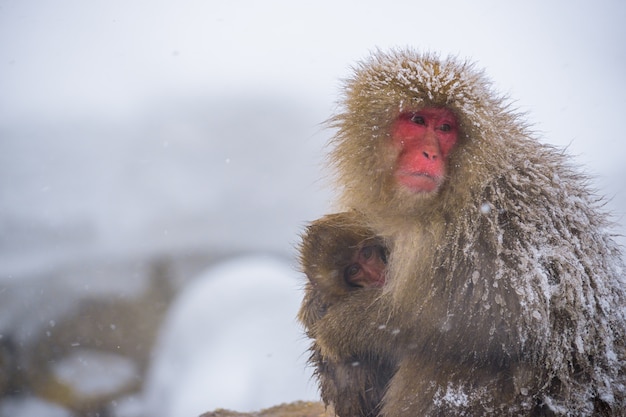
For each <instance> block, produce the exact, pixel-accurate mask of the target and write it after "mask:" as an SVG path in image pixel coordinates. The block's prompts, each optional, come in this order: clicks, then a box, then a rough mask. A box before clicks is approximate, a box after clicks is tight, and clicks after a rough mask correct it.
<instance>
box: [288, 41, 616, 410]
mask: <svg viewBox="0 0 626 417" xmlns="http://www.w3.org/2000/svg"><path fill="white" fill-rule="evenodd" d="M344 91H345V96H344V97H343V100H342V103H341V108H340V111H339V113H338V114H337V115H336V116H334V117H333V118H332V119H331V126H332V127H334V128H335V129H336V130H337V131H336V134H335V136H334V138H333V139H332V141H331V145H332V146H333V150H332V151H331V161H332V163H333V166H334V168H335V170H336V180H337V185H338V188H339V193H340V196H339V197H340V198H339V205H340V209H341V210H345V213H344V214H343V215H344V216H354V218H355V219H356V220H354V221H355V222H357V223H359V224H361V225H362V227H365V228H366V229H367V230H369V231H370V232H369V233H371V234H372V235H374V236H377V237H378V238H379V239H381V240H382V242H383V244H382V245H383V246H384V247H386V248H388V250H389V257H388V262H387V264H386V269H385V273H384V277H385V278H384V281H385V282H384V285H383V286H382V288H377V287H375V286H373V287H368V288H352V289H351V290H349V289H345V288H344V291H339V290H338V287H336V286H333V285H330V286H329V287H324V286H323V285H320V286H318V288H317V289H316V290H315V291H309V292H307V294H306V296H305V300H304V302H303V306H302V311H301V313H300V318H301V319H302V321H303V323H304V325H305V327H306V328H307V334H308V335H309V336H310V337H311V338H313V340H314V341H313V355H312V357H313V360H312V362H313V364H314V365H315V366H316V367H317V368H318V376H319V378H320V386H321V388H322V389H321V391H322V397H323V399H324V401H325V402H327V403H329V404H332V405H333V406H334V407H335V409H336V411H337V413H338V415H339V416H341V417H353V416H354V415H362V416H363V415H368V414H365V413H361V414H359V413H352V411H354V410H355V409H356V408H355V407H353V406H352V405H351V404H356V403H358V401H359V400H358V398H357V397H358V395H359V390H363V389H366V387H365V384H363V381H364V380H366V378H365V377H364V376H363V375H361V376H360V377H359V378H357V379H356V382H355V383H354V384H353V385H352V386H351V387H349V388H346V389H344V390H343V391H340V390H336V391H334V392H333V391H332V390H326V391H325V390H324V387H325V384H330V385H331V386H336V382H337V379H332V378H333V377H334V376H333V375H332V373H327V372H325V370H324V364H328V363H330V364H340V363H345V362H346V361H349V360H351V358H375V359H376V360H377V361H382V362H384V363H385V364H386V366H385V367H384V368H385V372H387V373H388V372H389V369H391V370H392V373H391V376H388V375H387V374H385V375H383V376H382V377H380V378H378V376H377V375H371V376H369V378H370V379H371V380H374V381H385V380H387V379H388V384H387V385H386V390H385V389H384V395H383V398H382V400H381V402H380V404H377V405H376V406H374V407H372V406H369V407H368V408H366V412H368V413H370V414H369V415H376V413H378V415H380V416H385V417H400V416H402V417H406V416H454V415H466V416H476V415H494V416H496V415H497V416H501V415H576V416H591V415H594V416H595V415H615V416H617V415H623V414H622V413H623V412H624V410H625V409H626V352H625V350H626V349H625V343H626V330H625V322H626V318H625V315H626V313H625V307H624V306H626V295H625V290H624V288H625V282H624V276H623V275H624V271H625V269H624V263H623V260H622V254H621V251H620V248H619V247H618V246H617V245H616V243H615V242H614V241H613V239H612V237H611V232H610V231H608V228H609V226H610V222H609V219H608V217H607V215H606V214H605V213H604V212H603V211H602V201H601V199H600V198H598V197H596V196H595V195H594V194H593V193H592V192H591V191H590V190H589V188H588V185H587V182H588V180H587V178H586V177H585V176H584V175H582V174H580V173H579V172H578V171H577V170H576V169H575V167H573V166H572V165H571V163H570V162H569V161H568V158H567V157H566V156H565V155H564V154H563V153H562V152H561V151H559V150H556V149H554V148H552V147H550V146H548V145H545V144H542V143H540V142H539V141H538V140H537V139H536V138H535V137H534V135H533V134H532V133H531V132H530V130H529V129H528V128H527V126H526V125H525V123H524V122H523V121H522V120H521V117H520V116H519V115H518V114H516V113H515V112H514V111H512V110H511V108H510V107H509V104H508V103H507V102H506V100H504V99H503V98H502V97H500V96H499V95H497V94H496V93H495V92H494V91H493V90H492V87H491V84H490V82H489V81H488V80H487V79H486V78H485V76H484V75H483V73H482V72H481V71H478V70H476V69H475V68H474V66H473V65H472V64H471V63H468V62H465V61H462V60H458V59H456V58H448V59H440V58H439V57H438V56H435V55H431V54H420V53H418V52H415V51H412V50H404V51H394V52H391V53H383V52H378V53H376V54H374V55H373V56H372V57H371V58H369V59H368V60H366V61H364V62H362V63H361V64H360V65H358V66H357V68H356V70H355V73H354V75H353V77H352V78H351V79H349V80H348V81H347V82H346V85H345V90H344ZM346 222H348V223H349V221H348V220H346ZM339 245H340V246H341V244H339ZM305 247H306V242H305ZM312 248H313V249H312V250H311V251H308V250H307V251H303V253H302V261H303V264H304V265H306V264H307V263H310V264H315V261H314V258H315V259H321V258H324V257H325V256H329V255H330V254H332V253H335V251H336V250H337V249H336V242H332V239H331V242H325V241H320V242H319V244H315V245H314V246H313V247H312ZM307 275H308V273H307ZM309 278H310V275H309ZM365 371H367V372H372V373H374V374H375V373H377V372H379V369H378V368H377V367H376V366H372V367H371V368H370V369H369V370H368V369H366V370H365ZM365 371H364V372H365ZM329 380H330V382H329ZM346 383H348V384H349V382H348V381H346ZM344 410H348V411H349V412H344ZM372 410H374V411H372ZM372 413H373V414H372Z"/></svg>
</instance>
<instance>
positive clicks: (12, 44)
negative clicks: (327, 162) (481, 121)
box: [0, 0, 626, 417]
mask: <svg viewBox="0 0 626 417" xmlns="http://www.w3.org/2000/svg"><path fill="white" fill-rule="evenodd" d="M624 20H626V3H624V2H622V1H620V0H601V1H599V2H594V3H593V4H591V3H590V2H584V1H574V2H572V1H566V0H558V1H551V2H545V1H541V0H532V1H519V2H507V3H506V4H505V3H502V2H498V1H494V0H481V1H474V2H463V1H460V0H445V1H440V2H415V1H399V0H398V1H396V0H392V1H389V2H385V4H384V5H382V4H381V2H379V1H363V0H360V1H356V0H349V1H345V2H340V3H338V2H333V1H330V0H320V1H317V2H312V3H310V4H300V3H297V2H291V1H288V0H270V1H267V2H254V1H240V2H201V1H194V0H187V1H182V2H178V1H171V0H163V1H158V2H153V1H147V0H137V1H135V2H130V3H129V2H121V1H113V2H110V1H107V2H104V1H96V2H83V3H76V2H71V1H69V0H61V1H57V2H54V3H47V2H42V1H37V0H32V1H22V2H15V1H8V0H0V39H5V40H10V41H7V42H0V299H1V300H2V303H0V339H1V338H2V337H3V335H7V334H18V335H23V336H20V337H23V338H25V339H27V338H28V337H29V336H28V335H29V334H32V332H34V331H36V329H37V328H40V327H41V326H42V323H43V324H45V325H46V326H48V329H47V330H46V331H52V330H54V329H53V328H54V326H53V325H54V324H55V317H57V316H60V315H62V314H65V312H66V310H67V309H68V308H70V307H71V305H72V304H74V303H77V302H79V301H80V300H81V299H84V298H85V297H86V296H89V297H94V296H99V297H100V298H107V297H109V298H110V297H111V296H115V297H119V296H120V294H122V295H124V296H127V295H128V294H136V293H140V292H141V290H142V289H144V288H145V286H146V282H147V280H146V279H145V278H146V274H145V273H144V272H143V268H144V266H143V264H142V262H143V260H145V259H146V258H150V257H155V256H162V255H165V256H168V255H171V254H181V253H198V252H203V253H206V254H207V256H209V257H216V258H224V257H231V258H233V259H240V258H237V257H235V255H237V254H241V253H266V254H267V253H271V254H275V255H277V256H278V258H279V259H284V260H285V265H287V266H285V265H280V264H279V265H275V266H274V267H272V268H275V271H276V272H274V273H270V272H269V269H268V268H269V267H268V266H267V264H265V263H263V262H261V263H260V264H259V266H258V270H257V272H254V273H253V272H251V271H250V268H252V263H251V262H252V261H249V260H246V261H243V260H242V261H241V263H240V265H237V263H238V262H237V261H233V262H234V264H230V266H228V267H227V266H222V267H219V268H220V269H219V270H213V271H211V270H209V271H208V272H207V273H206V275H205V274H203V275H201V276H196V275H195V273H189V274H187V275H185V274H182V275H183V276H184V280H183V281H189V282H191V283H190V284H189V285H190V287H189V288H186V289H184V290H183V291H184V292H183V293H181V295H180V298H179V299H177V301H176V302H175V304H174V307H173V309H172V310H171V311H170V313H171V315H170V317H169V318H168V322H167V323H168V324H167V326H166V327H165V328H164V330H163V332H162V334H161V339H160V340H161V341H162V343H163V344H164V345H168V344H169V346H170V347H171V346H172V343H175V341H174V342H173V341H172V340H173V339H172V338H173V334H177V333H176V332H181V334H182V336H181V338H182V339H183V340H184V342H181V344H180V345H179V346H177V347H171V349H180V352H183V354H184V355H185V360H186V362H185V363H184V365H183V366H181V368H179V369H178V371H179V372H180V374H179V378H181V379H183V378H184V376H185V375H187V376H188V377H189V379H188V380H181V381H180V382H179V381H175V382H172V384H171V385H170V386H166V385H164V384H163V382H162V381H163V379H162V378H161V377H157V375H159V372H160V371H157V369H159V366H165V365H163V362H160V363H161V364H160V365H159V362H158V361H157V362H156V364H154V368H151V369H152V371H151V372H150V373H149V375H150V376H149V379H148V381H147V386H148V387H152V388H150V389H149V390H156V389H157V388H154V387H158V390H161V392H163V393H164V394H163V395H162V396H161V397H162V399H163V400H165V399H167V398H170V399H171V401H172V402H171V404H170V405H169V406H168V407H172V410H174V409H175V407H176V406H175V405H174V404H175V402H176V401H179V399H178V400H177V399H176V398H177V397H176V396H177V395H178V394H179V391H178V388H179V386H180V387H186V389H187V390H188V392H189V393H190V395H196V394H199V393H201V392H202V391H199V390H197V389H196V388H198V386H197V385H196V386H192V385H193V381H200V380H199V379H198V378H197V377H196V374H193V372H197V375H200V376H202V377H204V376H206V375H209V374H213V373H216V372H217V371H215V369H219V371H220V372H221V370H223V369H224V368H215V366H217V365H216V363H219V361H222V360H223V361H227V360H228V358H231V359H230V360H231V361H232V357H233V355H236V356H238V357H240V358H241V360H240V361H239V363H238V364H237V365H238V366H234V365H233V367H232V368H230V369H231V370H232V371H233V374H232V375H231V376H235V374H234V372H241V376H240V378H239V379H240V380H241V381H251V380H252V379H253V378H257V377H259V375H265V376H266V377H267V378H268V379H267V380H265V381H264V382H262V383H258V385H260V386H262V387H264V388H268V389H269V388H271V387H272V386H276V387H278V386H277V385H276V384H277V382H276V381H275V380H274V379H272V378H273V375H280V374H279V373H276V374H275V373H274V372H271V373H269V372H267V368H266V366H267V365H268V364H269V363H270V362H271V363H272V365H271V366H276V367H277V368H276V372H284V373H283V376H284V378H289V380H290V381H291V380H293V381H294V382H293V384H291V386H292V387H293V388H294V390H293V391H284V393H285V396H284V400H285V401H287V400H296V399H302V397H304V396H308V395H310V393H311V391H308V390H309V389H310V388H311V386H310V381H309V376H308V375H307V374H306V373H305V371H304V368H303V363H304V359H305V358H306V354H305V353H304V352H302V355H303V356H301V357H295V356H294V355H296V352H297V351H299V350H302V349H304V348H305V345H306V344H303V341H302V340H300V339H298V329H297V327H296V325H295V323H294V322H293V315H294V314H295V312H294V309H295V307H296V306H297V303H298V302H299V296H300V295H299V294H298V292H297V291H296V289H297V286H298V283H296V284H294V285H295V287H293V288H294V291H293V292H291V290H289V289H288V288H287V287H288V286H287V285H286V282H287V281H289V282H290V283H293V282H294V281H297V280H298V274H297V272H295V271H296V268H295V267H294V266H293V264H294V259H293V257H294V253H295V252H294V247H295V245H296V244H297V242H298V233H299V232H300V231H301V230H302V228H303V226H304V224H305V223H306V221H308V220H311V219H314V218H316V217H319V216H320V215H321V214H323V213H325V212H327V211H328V210H330V209H331V203H330V201H331V200H332V193H331V191H330V190H329V188H328V187H327V181H326V178H325V175H327V172H326V171H324V170H323V158H324V153H325V151H326V150H325V149H324V143H325V142H326V140H327V138H328V135H329V132H328V131H326V130H325V129H324V128H323V126H322V125H320V123H321V122H323V120H324V119H326V118H327V117H328V116H329V115H330V114H331V113H332V111H333V110H334V102H335V100H336V98H337V95H338V93H339V91H338V80H339V79H341V78H342V77H345V76H347V75H348V74H349V68H350V65H352V64H353V63H354V61H355V60H358V59H360V58H363V57H364V56H366V55H367V54H368V51H370V50H372V49H375V48H378V47H380V48H388V47H394V46H405V45H411V46H414V47H417V48H422V49H429V50H433V51H440V52H441V53H442V54H444V55H445V54H457V55H460V56H463V57H465V56H467V57H471V58H472V59H474V60H475V61H477V62H478V65H479V66H481V67H484V68H486V71H487V73H488V74H489V76H490V77H491V78H492V79H493V80H494V83H495V85H496V87H497V88H498V89H500V90H501V91H503V92H504V93H508V94H509V95H510V96H511V97H512V98H514V99H515V100H516V102H515V105H517V106H518V107H519V108H520V109H521V110H522V111H525V112H528V118H529V120H530V121H531V122H532V123H533V124H535V126H536V129H537V131H538V134H539V135H541V136H542V137H544V138H545V141H547V142H550V143H553V144H555V145H557V146H561V147H567V148H568V151H569V153H571V154H573V155H574V157H575V160H576V162H577V163H579V164H581V165H583V166H584V167H585V170H586V171H587V172H589V173H590V174H592V175H593V176H594V178H595V179H594V182H593V185H594V186H595V187H596V188H597V189H598V191H599V193H600V194H603V195H606V196H607V197H608V198H609V199H610V201H609V203H608V205H607V207H608V208H609V209H610V210H611V211H613V212H614V213H615V214H616V217H615V219H616V221H618V222H620V223H621V224H622V225H621V226H619V228H618V229H617V230H618V231H619V232H620V233H622V234H625V230H626V229H625V228H624V227H623V225H624V224H626V217H625V214H626V182H625V181H624V179H625V178H626V166H624V164H623V160H624V157H625V156H626V145H624V142H623V139H622V136H623V135H622V134H621V132H620V121H621V120H622V119H623V116H622V114H623V111H624V100H623V97H626V82H625V81H624V78H623V74H624V73H626V28H625V27H624V25H623V22H624ZM619 239H620V241H621V242H622V243H626V240H625V239H624V238H623V237H620V238H619ZM241 259H243V258H241ZM268 262H269V261H268ZM276 262H278V261H276ZM120 264H123V265H134V264H137V265H134V266H132V267H129V268H126V269H124V270H123V271H122V272H120V273H115V272H112V271H116V269H115V268H116V265H120ZM289 268H291V270H290V271H291V273H290V272H288V270H289ZM59 271H61V272H59ZM64 271H74V272H73V273H71V274H68V273H65V272H64ZM76 271H78V272H76ZM128 271H130V273H128ZM236 271H239V272H236ZM267 275H271V276H272V277H273V278H267V277H266V276H267ZM211 277H213V278H211ZM226 277H230V278H226ZM254 277H266V279H267V280H268V283H267V285H266V286H264V287H263V286H261V287H262V288H258V287H257V285H258V282H255V281H252V282H249V281H248V279H249V278H250V279H254ZM270 280H271V282H273V284H270V283H269V282H270ZM211 281H215V282H214V283H212V282H211ZM243 283H248V284H247V285H246V290H254V291H255V292H257V293H259V294H260V293H263V294H265V295H264V297H265V298H263V299H261V298H259V299H258V301H259V303H256V302H254V301H246V298H245V297H244V296H243V293H241V294H242V296H241V297H235V296H234V295H233V292H235V293H236V294H240V292H238V290H237V288H239V286H240V285H242V284H243ZM231 284H232V286H231ZM290 285H291V284H290ZM200 287H204V288H203V291H207V295H206V298H204V297H201V296H200V295H199V294H200V292H197V293H196V292H195V291H199V288H200ZM16 288H17V289H16ZM193 288H196V290H193ZM190 291H193V294H197V295H195V296H194V295H193V294H192V293H191V292H190ZM242 291H243V290H242ZM218 294H223V295H222V296H221V297H220V296H218ZM227 294H228V295H227ZM3 295H4V296H3ZM16 295H18V296H16ZM194 297H198V298H194ZM216 297H218V298H216ZM185 298H187V299H188V300H190V301H189V302H190V303H191V305H194V303H196V306H198V313H199V317H197V318H196V319H195V320H193V319H190V320H183V322H184V323H185V325H176V324H175V323H176V321H177V320H180V319H176V317H177V316H178V317H180V316H179V315H182V314H183V313H181V311H184V309H185V307H182V303H183V300H184V299H185ZM202 300H206V305H203V303H202ZM211 300H214V301H213V303H212V304H209V303H211ZM227 300H232V304H231V301H227ZM272 300H275V301H273V302H272V303H273V304H275V305H276V308H277V309H278V308H279V307H280V308H284V313H278V310H276V311H275V310H274V309H272V310H271V314H276V315H277V317H276V320H275V321H276V322H278V321H281V324H280V326H277V327H271V326H270V324H267V326H268V327H266V329H267V332H264V333H263V334H266V335H271V337H269V338H263V336H262V335H260V336H258V337H257V339H256V340H249V341H248V342H247V343H245V341H244V342H243V343H242V341H241V338H240V335H238V334H236V332H237V331H238V328H239V325H238V324H235V323H236V321H235V320H236V318H235V312H240V313H241V314H242V315H243V314H244V313H246V314H249V315H250V316H251V317H253V318H256V319H259V321H261V320H263V318H262V317H260V316H263V315H264V313H260V312H261V311H265V310H263V308H264V307H263V305H264V304H263V303H264V302H270V301H272ZM281 300H282V301H281ZM220 306H221V308H218V309H217V311H219V312H220V313H218V312H215V313H214V312H213V311H216V310H212V309H215V308H216V307H220ZM200 307H203V308H204V307H206V310H205V309H203V308H200ZM187 308H188V309H190V310H194V307H187ZM227 311H228V312H229V313H226V312H227ZM231 311H232V313H230V312H231ZM188 312H189V314H192V311H188ZM267 314H268V316H267V317H265V319H267V318H269V317H270V311H268V313H267ZM280 314H284V316H280ZM206 316H211V317H206ZM231 316H232V317H231ZM278 316H280V317H278ZM237 317H238V316H237ZM225 318H232V320H226V319H225ZM242 320H243V319H242ZM244 321H245V320H244ZM247 322H248V323H249V325H252V323H255V322H254V321H250V320H249V319H248V321H247ZM203 323H206V325H207V327H210V328H211V329H212V330H210V332H209V333H210V334H209V333H207V332H200V333H196V331H195V330H193V329H194V328H195V327H194V326H195V325H198V326H202V324H203ZM186 324H189V327H188V326H187V325H186ZM220 324H223V326H220ZM259 326H260V324H259ZM264 328H265V327H264ZM257 329H258V327H257ZM39 330H41V329H39ZM194 334H199V335H200V336H202V339H201V340H199V341H198V342H197V345H196V342H193V341H192V340H191V338H192V337H193V335H194ZM212 337H215V338H218V337H219V341H218V342H216V343H213V342H214V341H212V340H210V339H209V338H212ZM279 337H280V339H281V340H286V339H288V340H291V341H293V344H292V345H289V346H290V347H292V348H293V350H290V351H289V352H285V353H284V355H285V357H287V356H289V358H290V359H289V361H287V360H286V359H285V361H280V363H281V364H282V365H283V366H282V367H279V365H278V363H277V362H275V361H276V359H277V357H276V356H275V355H274V356H271V357H268V358H267V360H262V359H260V360H253V359H252V358H253V356H250V355H253V354H255V353H259V350H258V349H257V347H259V346H266V350H272V349H273V348H270V345H269V344H270V343H272V342H275V341H276V339H277V338H279ZM187 338H189V339H187ZM5 340H6V339H5ZM168 340H169V342H168ZM229 340H232V344H229V343H228V342H227V341H229ZM288 343H289V342H288ZM164 345H161V347H159V350H158V351H157V352H159V353H156V355H157V358H161V359H158V360H159V361H161V360H163V359H162V358H163V357H166V358H167V356H166V353H165V352H166V351H167V349H166V348H165V347H164ZM205 345H206V350H204V349H203V348H201V347H204V346H205ZM248 345H249V346H250V347H251V350H250V351H239V349H241V348H242V346H248ZM282 347H285V346H282ZM196 348H198V349H196ZM202 352H206V353H207V356H205V357H202V356H201V353H202ZM221 352H224V353H221ZM276 352H278V350H276ZM268 353H270V352H268ZM196 354H197V355H199V356H198V359H197V361H195V360H194V359H193V358H194V357H196V356H195V355H196ZM270 359H271V361H270ZM294 360H295V361H296V362H295V364H294ZM245 361H251V362H248V365H246V362H245ZM166 362H167V361H166ZM64 363H65V362H64ZM65 364H66V365H67V363H65ZM194 364H197V367H195V368H194ZM200 364H206V366H207V367H206V368H205V367H200ZM257 365H258V366H257ZM294 367H298V368H297V369H295V368H294ZM206 369H211V370H210V371H207V370H206ZM68 370H71V367H70V366H69V365H67V366H65V365H64V366H60V371H62V372H67V371H68ZM126 370H128V368H126ZM245 371H248V372H245ZM286 372H294V373H289V374H288V375H290V376H285V375H287V374H286ZM300 372H301V373H300ZM244 373H245V374H244ZM298 378H301V379H298ZM296 380H298V381H296ZM223 382H224V384H223V386H222V387H221V388H226V387H228V385H227V384H226V381H223ZM199 384H209V383H208V382H206V381H202V382H199ZM296 387H298V388H297V389H296ZM241 388H243V385H242V386H241ZM198 389H199V388H198ZM300 389H303V390H304V391H301V390H300ZM227 393H231V394H233V397H232V400H231V399H229V398H228V397H227V396H226V395H227ZM234 394H235V391H234V390H230V389H228V390H227V391H224V393H223V394H220V396H219V400H217V401H216V402H210V403H208V402H207V403H200V402H198V403H197V404H200V406H205V407H208V408H211V407H218V406H219V407H232V408H236V409H240V410H243V409H250V408H255V407H260V406H264V405H269V404H266V403H264V402H261V401H258V402H253V401H254V397H253V396H252V395H251V394H250V395H245V394H242V397H239V398H240V399H238V400H235V399H234V398H235V396H234ZM148 397H149V396H148ZM290 397H291V398H290ZM216 398H218V397H215V396H208V394H207V397H206V399H207V400H211V401H213V400H214V399H216ZM264 398H265V399H268V400H269V399H274V398H276V397H273V396H271V394H270V393H269V392H268V393H267V394H265V395H264ZM281 398H283V397H281ZM277 400H278V399H277ZM189 403H190V404H192V400H189ZM116 404H118V405H119V407H117V408H115V410H114V412H117V413H118V414H119V415H120V417H124V416H123V413H126V414H125V415H126V416H131V415H132V416H140V415H141V413H142V412H143V411H142V410H143V407H144V402H143V399H142V398H140V397H133V398H129V399H126V401H122V400H121V399H120V400H119V401H118V402H117V403H116ZM193 404H196V403H195V399H194V400H193ZM33 410H35V411H33ZM43 410H48V411H43ZM196 411H197V410H196V409H194V412H196ZM21 415H38V416H42V417H51V416H65V415H70V414H69V412H67V411H66V410H63V409H59V408H58V407H57V406H51V405H49V404H47V403H45V402H42V401H40V400H37V399H33V398H12V399H7V400H0V416H2V417H4V416H21ZM171 415H174V414H171ZM144 417H145V416H144Z"/></svg>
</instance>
